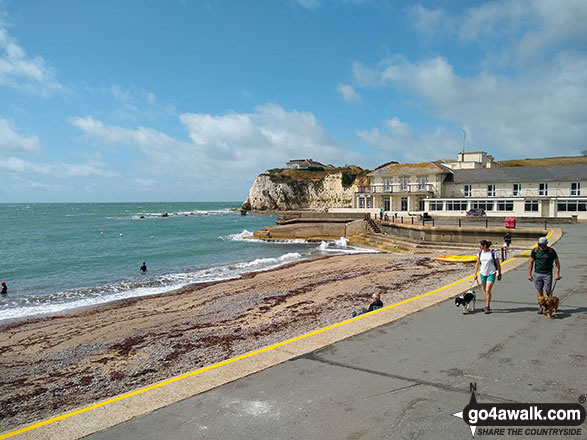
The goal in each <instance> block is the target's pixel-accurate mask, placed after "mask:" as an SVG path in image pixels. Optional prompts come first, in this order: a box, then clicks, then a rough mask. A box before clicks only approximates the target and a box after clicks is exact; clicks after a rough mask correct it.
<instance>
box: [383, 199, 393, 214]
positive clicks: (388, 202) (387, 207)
mask: <svg viewBox="0 0 587 440" xmlns="http://www.w3.org/2000/svg"><path fill="white" fill-rule="evenodd" d="M383 210H384V211H391V200H390V199H389V197H386V198H384V199H383Z"/></svg>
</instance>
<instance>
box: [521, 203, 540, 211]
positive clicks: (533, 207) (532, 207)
mask: <svg viewBox="0 0 587 440" xmlns="http://www.w3.org/2000/svg"><path fill="white" fill-rule="evenodd" d="M524 211H526V212H538V200H526V201H525V202H524Z"/></svg>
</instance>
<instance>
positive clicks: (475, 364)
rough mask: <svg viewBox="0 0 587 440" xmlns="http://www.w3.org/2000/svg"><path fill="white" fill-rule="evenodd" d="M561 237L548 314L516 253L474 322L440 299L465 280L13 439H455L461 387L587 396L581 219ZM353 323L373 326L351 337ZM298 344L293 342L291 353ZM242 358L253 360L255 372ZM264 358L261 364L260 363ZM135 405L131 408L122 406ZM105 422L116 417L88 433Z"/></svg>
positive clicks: (547, 397) (485, 393)
mask: <svg viewBox="0 0 587 440" xmlns="http://www.w3.org/2000/svg"><path fill="white" fill-rule="evenodd" d="M563 230H564V236H563V237H562V239H561V240H560V241H558V242H557V243H556V244H554V245H553V247H554V248H555V249H556V250H557V252H558V254H559V258H560V260H561V264H562V271H561V274H562V277H563V279H562V280H561V281H559V282H558V285H557V287H556V291H555V295H557V296H558V297H559V298H560V299H561V307H560V309H559V314H558V316H557V318H556V319H551V320H549V319H547V318H546V317H545V316H542V315H538V314H537V313H536V311H537V306H536V291H535V290H534V288H533V285H532V284H531V283H530V282H529V281H528V280H527V259H524V258H520V259H518V260H517V261H513V262H510V263H507V264H506V265H505V268H506V269H507V268H508V266H509V269H508V272H507V273H506V274H505V275H504V277H503V280H502V281H500V282H497V283H496V285H495V287H494V300H493V303H492V310H493V313H491V314H490V315H485V314H483V313H482V312H480V311H479V310H480V309H481V308H482V307H483V300H482V295H478V302H477V309H478V311H477V313H475V314H472V315H463V314H462V313H461V312H462V309H461V308H457V307H455V305H454V302H453V301H452V297H453V296H454V295H455V294H456V293H457V292H458V291H463V290H465V288H466V287H468V286H469V285H470V282H469V281H466V282H463V283H461V284H459V285H457V286H453V287H451V288H450V289H447V290H446V291H443V292H438V293H435V294H433V295H429V296H426V297H425V298H422V299H419V300H418V301H413V302H408V303H406V304H401V305H399V306H397V307H394V308H392V309H390V310H386V311H383V312H381V313H375V314H373V315H370V316H366V317H364V319H361V320H357V321H356V322H351V323H349V324H348V325H343V326H341V328H347V327H349V328H351V327H353V326H355V328H353V333H355V335H354V336H353V335H350V336H348V335H347V336H345V335H344V334H342V337H346V339H343V340H340V339H341V334H340V333H339V334H335V335H329V332H330V333H337V332H344V331H345V330H343V329H341V328H335V329H332V331H327V332H324V333H321V334H318V335H315V336H312V337H310V338H306V339H302V340H299V341H295V342H292V343H291V344H289V345H288V346H286V347H276V349H275V350H268V351H266V352H263V353H259V354H258V358H257V357H256V356H257V355H255V356H251V357H248V358H246V359H243V360H239V361H237V362H234V363H232V364H230V365H227V366H223V367H220V368H219V369H222V368H227V369H228V368H233V370H234V372H238V370H239V369H241V370H242V374H241V378H240V379H237V380H233V381H228V383H225V384H223V385H221V386H217V387H216V388H212V389H210V390H208V391H205V392H201V393H200V394H197V395H193V394H194V393H195V392H198V391H197V386H198V383H199V382H202V381H206V376H205V374H206V373H210V374H212V373H211V372H206V373H203V374H202V376H201V377H200V376H198V375H196V376H193V377H190V378H186V379H185V380H181V381H177V382H174V383H173V384H170V385H165V386H162V387H161V388H158V389H157V390H153V391H147V392H145V393H143V394H142V395H141V396H143V399H146V400H148V399H151V400H152V399H155V400H159V405H155V406H149V405H151V404H150V403H145V402H146V400H140V399H139V398H140V397H141V396H135V397H136V398H137V399H138V400H135V401H133V398H134V397H131V398H129V399H126V400H125V402H126V403H124V405H125V406H123V403H121V402H112V403H111V404H110V403H109V404H107V405H104V406H101V407H100V408H96V409H92V410H90V411H86V412H82V413H80V414H78V415H75V416H72V417H68V418H67V419H66V420H62V421H54V422H51V423H48V424H46V425H45V426H41V427H38V428H35V429H32V430H29V431H26V432H24V433H22V434H19V435H17V436H16V437H15V438H39V439H41V438H76V437H81V436H83V435H86V434H88V431H89V432H94V434H90V435H88V436H87V437H84V438H88V439H92V440H99V439H100V440H102V439H128V440H132V439H141V440H149V439H179V440H181V439H251V440H252V439H385V438H393V439H466V438H471V431H470V429H469V427H468V426H467V425H466V424H465V423H464V422H463V420H461V419H459V418H456V417H454V416H453V415H452V414H453V413H457V412H459V411H462V410H463V408H464V407H465V405H467V403H468V402H469V399H470V392H469V387H470V383H475V384H476V387H477V393H476V396H477V400H478V401H479V402H480V403H499V402H509V403H513V402H524V403H550V402H564V403H577V402H578V399H579V398H580V396H582V395H586V394H587V380H586V378H587V365H586V362H587V343H585V341H586V340H587V325H586V324H587V319H586V318H587V295H585V287H584V286H585V285H586V284H587V252H586V249H585V246H586V243H587V225H584V224H579V225H564V226H563ZM519 260H523V261H519ZM520 264H521V265H520ZM515 266H518V267H515ZM428 306H430V307H428ZM422 307H426V308H422ZM420 309H421V310H420ZM417 310H419V311H417ZM394 313H396V314H398V317H396V318H393V316H391V315H392V314H394ZM378 315H379V318H378ZM390 316H391V318H390ZM398 318H401V319H398ZM378 319H381V324H380V323H379V321H377V320H378ZM392 319H395V320H393V322H390V321H392ZM361 321H363V324H361ZM385 322H388V323H385ZM360 325H366V326H370V327H375V328H372V329H370V330H368V331H364V332H362V333H359V334H357V333H358V332H357V329H359V330H360V328H359V326H360ZM313 338H322V340H320V341H319V342H314V340H313ZM328 338H331V339H332V340H333V341H336V340H339V341H338V342H334V343H328ZM298 344H301V345H304V346H305V348H304V349H300V351H299V352H296V350H297V348H296V346H297V345H298ZM312 347H316V348H312ZM279 350H282V351H287V352H288V356H289V358H288V357H287V356H286V357H285V358H282V357H280V354H279ZM296 353H301V354H298V355H296ZM247 363H253V364H260V366H259V367H258V368H257V370H258V371H256V372H255V371H252V370H249V369H247V367H246V364H247ZM265 363H267V364H271V363H273V364H275V365H274V366H272V367H270V368H267V369H262V368H265V366H263V365H265ZM187 388H191V389H189V390H186V389H187ZM182 393H185V394H182ZM170 395H172V396H170ZM149 396H151V397H149ZM185 396H187V397H185ZM190 396H191V397H190ZM166 399H168V401H169V402H170V404H169V405H167V403H166V402H167V400H166ZM173 400H179V401H177V402H175V403H172V402H173ZM161 402H162V403H161ZM142 404H144V405H143V411H142V412H141V411H138V410H136V407H137V406H140V405H142ZM117 405H118V406H117ZM157 406H159V407H160V408H159V409H157V408H156V407H157ZM145 408H146V410H145ZM151 408H155V409H151ZM125 411H126V412H127V414H123V413H124V412H125ZM142 413H143V415H141V414H142ZM129 414H130V415H129ZM117 417H121V420H123V422H122V423H119V424H116V425H115V426H112V427H110V428H107V429H105V430H102V431H101V432H98V431H99V430H100V429H102V428H100V426H103V427H104V428H106V427H107V426H108V425H114V424H115V423H116V422H115V421H116V420H117ZM130 417H134V418H132V419H130V420H127V421H124V419H128V418H130ZM97 419H99V420H101V421H102V422H100V423H102V425H101V424H100V423H98V422H96V420H97ZM113 420H114V422H113ZM81 426H85V428H84V429H82V428H80V427H81ZM581 428H582V430H583V431H582V435H581V436H567V437H561V436H556V437H552V438H559V439H560V438H577V439H579V438H586V437H587V426H586V425H585V424H584V425H583V426H581ZM82 434H83V435H82ZM476 437H484V438H502V436H499V437H495V436H488V435H480V434H479V433H478V434H477V435H476ZM0 438H1V436H0ZM509 438H528V439H530V438H551V437H549V436H540V437H533V436H521V437H520V436H518V437H514V436H510V437H509Z"/></svg>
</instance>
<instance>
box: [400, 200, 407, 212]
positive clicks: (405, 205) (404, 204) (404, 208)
mask: <svg viewBox="0 0 587 440" xmlns="http://www.w3.org/2000/svg"><path fill="white" fill-rule="evenodd" d="M401 210H402V211H407V210H408V198H407V197H402V209H401Z"/></svg>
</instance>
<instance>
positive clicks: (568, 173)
mask: <svg viewBox="0 0 587 440" xmlns="http://www.w3.org/2000/svg"><path fill="white" fill-rule="evenodd" d="M451 177H452V178H451ZM581 180H583V181H585V180H587V164H579V165H556V166H546V167H515V168H476V169H471V170H452V176H449V177H448V178H447V181H453V182H454V183H498V182H511V183H516V182H548V181H550V182H552V181H581Z"/></svg>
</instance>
